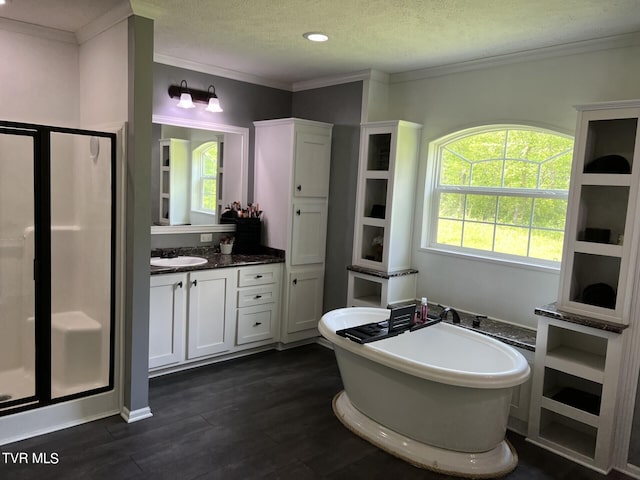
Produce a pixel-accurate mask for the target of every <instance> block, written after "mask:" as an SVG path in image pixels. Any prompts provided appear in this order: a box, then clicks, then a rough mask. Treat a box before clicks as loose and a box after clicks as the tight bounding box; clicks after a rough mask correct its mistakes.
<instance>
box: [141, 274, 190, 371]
mask: <svg viewBox="0 0 640 480" xmlns="http://www.w3.org/2000/svg"><path fill="white" fill-rule="evenodd" d="M150 285H151V289H150V294H149V313H150V315H149V368H157V367H162V366H165V365H171V364H173V363H178V362H180V361H182V360H184V324H185V318H186V314H185V313H186V309H185V290H186V287H187V275H186V274H184V273H180V274H170V275H153V276H152V277H151V280H150Z"/></svg>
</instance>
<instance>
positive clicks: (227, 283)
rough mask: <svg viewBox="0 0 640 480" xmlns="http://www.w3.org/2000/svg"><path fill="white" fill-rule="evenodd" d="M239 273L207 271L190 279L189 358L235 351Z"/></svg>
mask: <svg viewBox="0 0 640 480" xmlns="http://www.w3.org/2000/svg"><path fill="white" fill-rule="evenodd" d="M236 275H237V269H235V268H221V269H216V270H203V271H201V272H195V273H191V274H190V275H189V313H188V316H189V321H188V334H187V337H188V343H187V358H188V359H192V358H197V357H203V356H207V355H214V354H216V353H221V352H225V351H227V350H229V349H231V348H232V347H233V333H234V332H233V323H234V317H235V297H236V292H235V282H236Z"/></svg>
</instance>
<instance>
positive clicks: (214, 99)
mask: <svg viewBox="0 0 640 480" xmlns="http://www.w3.org/2000/svg"><path fill="white" fill-rule="evenodd" d="M211 89H213V92H212V91H211ZM207 93H208V94H209V105H207V108H205V110H206V111H208V112H222V111H223V110H222V107H221V106H220V100H218V96H217V95H216V87H214V86H213V85H209V89H208V90H207Z"/></svg>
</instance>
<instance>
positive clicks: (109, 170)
mask: <svg viewBox="0 0 640 480" xmlns="http://www.w3.org/2000/svg"><path fill="white" fill-rule="evenodd" d="M115 145H116V137H115V134H111V133H106V132H96V131H89V130H78V129H69V128H60V127H52V126H44V125H31V124H23V123H16V122H6V121H0V331H1V332H2V333H1V334H0V415H8V414H12V413H16V412H18V411H22V410H26V409H30V408H37V407H40V406H44V405H49V404H52V403H56V402H60V401H66V400H69V399H73V398H78V397H81V396H86V395H92V394H95V393H99V392H103V391H107V390H110V389H112V388H113V355H114V353H113V350H114V338H115V337H114V325H115V317H114V282H115V274H114V270H115V268H114V267H115V211H116V210H115V203H116V202H115Z"/></svg>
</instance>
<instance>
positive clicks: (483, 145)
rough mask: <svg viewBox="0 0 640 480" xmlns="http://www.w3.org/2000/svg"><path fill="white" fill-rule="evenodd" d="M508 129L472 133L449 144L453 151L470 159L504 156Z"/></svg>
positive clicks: (448, 146)
mask: <svg viewBox="0 0 640 480" xmlns="http://www.w3.org/2000/svg"><path fill="white" fill-rule="evenodd" d="M506 137H507V132H506V130H499V131H496V132H486V133H480V134H477V135H471V136H468V137H465V138H461V139H460V140H456V141H455V142H452V143H450V144H448V145H447V148H448V149H449V150H451V151H452V152H455V153H457V154H458V155H460V156H462V157H464V158H466V159H467V160H470V161H475V160H489V159H492V158H503V157H504V144H505V140H506Z"/></svg>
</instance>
